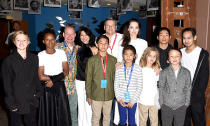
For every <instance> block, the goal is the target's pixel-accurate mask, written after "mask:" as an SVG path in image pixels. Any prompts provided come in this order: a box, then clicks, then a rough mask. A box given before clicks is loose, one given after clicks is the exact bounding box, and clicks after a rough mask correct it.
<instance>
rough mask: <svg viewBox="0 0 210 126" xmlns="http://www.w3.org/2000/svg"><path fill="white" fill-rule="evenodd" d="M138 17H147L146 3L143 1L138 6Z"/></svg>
mask: <svg viewBox="0 0 210 126" xmlns="http://www.w3.org/2000/svg"><path fill="white" fill-rule="evenodd" d="M139 17H141V18H146V17H147V1H146V0H143V1H141V2H140V5H139Z"/></svg>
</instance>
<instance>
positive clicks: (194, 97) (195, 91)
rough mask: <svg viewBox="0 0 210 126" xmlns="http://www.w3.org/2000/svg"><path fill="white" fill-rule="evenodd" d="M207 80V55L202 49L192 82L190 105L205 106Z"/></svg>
mask: <svg viewBox="0 0 210 126" xmlns="http://www.w3.org/2000/svg"><path fill="white" fill-rule="evenodd" d="M208 80H209V53H208V52H207V51H206V50H204V49H202V50H201V52H200V56H199V59H198V64H197V68H196V70H195V74H194V77H193V81H192V92H191V103H197V102H200V103H203V104H205V91H206V88H207V85H208Z"/></svg>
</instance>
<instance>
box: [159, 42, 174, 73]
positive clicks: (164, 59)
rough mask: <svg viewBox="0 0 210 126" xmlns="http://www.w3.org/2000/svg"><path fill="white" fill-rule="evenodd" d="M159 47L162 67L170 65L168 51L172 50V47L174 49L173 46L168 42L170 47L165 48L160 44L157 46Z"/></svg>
mask: <svg viewBox="0 0 210 126" xmlns="http://www.w3.org/2000/svg"><path fill="white" fill-rule="evenodd" d="M155 47H156V48H157V49H158V52H159V57H160V58H159V59H160V66H161V68H162V69H165V68H166V67H168V66H169V62H168V52H169V51H170V49H173V47H172V46H171V45H170V44H168V47H167V48H166V49H165V50H163V49H161V48H160V47H159V44H158V45H156V46H155Z"/></svg>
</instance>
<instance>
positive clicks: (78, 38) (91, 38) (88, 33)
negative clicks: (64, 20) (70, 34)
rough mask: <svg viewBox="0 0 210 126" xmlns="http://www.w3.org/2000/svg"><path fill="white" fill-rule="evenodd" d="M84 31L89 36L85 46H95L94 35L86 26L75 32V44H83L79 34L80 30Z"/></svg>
mask: <svg viewBox="0 0 210 126" xmlns="http://www.w3.org/2000/svg"><path fill="white" fill-rule="evenodd" d="M82 31H84V32H85V34H87V35H88V36H89V38H90V40H89V43H88V44H87V46H91V47H92V46H95V35H94V34H93V33H92V32H91V30H90V29H88V28H86V27H81V28H80V29H79V31H78V32H77V35H76V39H75V40H76V41H75V44H76V45H79V46H84V45H85V44H84V43H83V42H82V41H81V39H80V35H81V32H82Z"/></svg>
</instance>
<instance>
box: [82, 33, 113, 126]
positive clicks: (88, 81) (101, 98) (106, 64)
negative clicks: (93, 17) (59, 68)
mask: <svg viewBox="0 0 210 126" xmlns="http://www.w3.org/2000/svg"><path fill="white" fill-rule="evenodd" d="M96 43H97V44H96V45H97V47H98V54H97V55H94V56H92V57H91V58H89V59H88V62H87V65H86V70H85V76H86V77H85V89H86V94H87V101H88V103H89V104H91V107H92V126H99V120H100V117H101V111H102V110H103V126H109V123H110V115H111V114H110V112H111V107H112V100H113V98H114V76H115V64H116V62H117V59H116V58H115V57H113V56H111V55H109V54H107V49H108V48H109V38H108V37H106V36H105V35H101V36H99V37H98V38H97V41H96Z"/></svg>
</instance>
